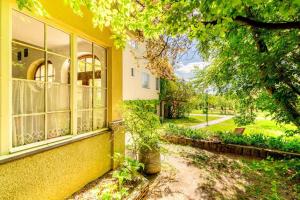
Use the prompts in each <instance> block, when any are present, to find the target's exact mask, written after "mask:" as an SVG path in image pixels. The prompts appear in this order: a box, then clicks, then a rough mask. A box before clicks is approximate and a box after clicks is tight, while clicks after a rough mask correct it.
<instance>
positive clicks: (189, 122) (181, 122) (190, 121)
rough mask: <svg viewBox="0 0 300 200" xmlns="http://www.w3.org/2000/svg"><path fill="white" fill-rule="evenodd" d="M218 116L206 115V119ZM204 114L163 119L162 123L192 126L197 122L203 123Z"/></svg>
mask: <svg viewBox="0 0 300 200" xmlns="http://www.w3.org/2000/svg"><path fill="white" fill-rule="evenodd" d="M218 118H219V117H218V116H208V121H211V120H215V119H218ZM205 122H206V118H205V116H189V117H185V118H181V119H165V120H164V124H168V123H173V124H176V125H182V126H194V125H197V124H201V123H205Z"/></svg>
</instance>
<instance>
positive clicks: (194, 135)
mask: <svg viewBox="0 0 300 200" xmlns="http://www.w3.org/2000/svg"><path fill="white" fill-rule="evenodd" d="M166 133H167V134H170V135H176V136H184V137H188V138H191V139H207V138H208V137H209V134H208V132H207V131H204V130H201V129H192V128H186V127H181V126H177V125H175V124H172V123H170V124H168V126H167V128H166Z"/></svg>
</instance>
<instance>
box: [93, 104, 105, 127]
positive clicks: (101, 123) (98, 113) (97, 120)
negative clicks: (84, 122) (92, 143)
mask: <svg viewBox="0 0 300 200" xmlns="http://www.w3.org/2000/svg"><path fill="white" fill-rule="evenodd" d="M104 127H106V110H105V109H94V122H93V129H94V130H98V129H101V128H104Z"/></svg>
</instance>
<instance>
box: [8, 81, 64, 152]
mask: <svg viewBox="0 0 300 200" xmlns="http://www.w3.org/2000/svg"><path fill="white" fill-rule="evenodd" d="M47 87H48V88H47V110H48V113H47V114H46V113H45V83H44V82H39V81H31V80H13V146H14V147H16V146H21V145H25V144H30V143H34V142H39V141H43V140H45V139H50V138H55V137H59V136H63V135H68V134H70V85H68V84H58V83H48V85H47ZM49 112H50V113H49ZM46 115H47V122H45V117H46ZM45 123H47V134H45ZM46 135H47V136H46Z"/></svg>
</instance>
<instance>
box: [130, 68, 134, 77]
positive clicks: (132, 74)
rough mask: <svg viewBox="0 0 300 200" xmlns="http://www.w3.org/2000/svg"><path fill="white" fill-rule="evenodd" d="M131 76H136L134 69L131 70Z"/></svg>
mask: <svg viewBox="0 0 300 200" xmlns="http://www.w3.org/2000/svg"><path fill="white" fill-rule="evenodd" d="M131 76H134V68H133V67H132V68H131Z"/></svg>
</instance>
